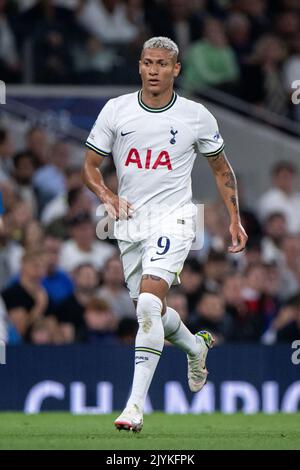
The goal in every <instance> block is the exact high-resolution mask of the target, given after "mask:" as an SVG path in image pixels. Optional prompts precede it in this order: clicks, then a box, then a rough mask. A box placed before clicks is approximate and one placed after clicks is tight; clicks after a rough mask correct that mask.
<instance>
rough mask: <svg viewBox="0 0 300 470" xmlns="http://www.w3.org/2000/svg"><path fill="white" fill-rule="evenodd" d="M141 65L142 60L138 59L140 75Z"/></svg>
mask: <svg viewBox="0 0 300 470" xmlns="http://www.w3.org/2000/svg"><path fill="white" fill-rule="evenodd" d="M141 65H142V61H141V60H139V74H140V75H141Z"/></svg>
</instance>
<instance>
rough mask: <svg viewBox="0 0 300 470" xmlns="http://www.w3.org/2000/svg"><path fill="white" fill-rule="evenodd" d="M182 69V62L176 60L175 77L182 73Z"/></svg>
mask: <svg viewBox="0 0 300 470" xmlns="http://www.w3.org/2000/svg"><path fill="white" fill-rule="evenodd" d="M180 70H181V63H180V62H176V64H175V66H174V78H176V77H178V75H179V74H180Z"/></svg>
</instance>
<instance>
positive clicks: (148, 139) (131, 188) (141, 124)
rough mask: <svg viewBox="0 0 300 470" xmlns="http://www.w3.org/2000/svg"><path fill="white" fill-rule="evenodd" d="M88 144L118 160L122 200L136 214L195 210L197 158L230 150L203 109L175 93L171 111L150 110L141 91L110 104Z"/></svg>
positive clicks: (164, 109) (170, 106)
mask: <svg viewBox="0 0 300 470" xmlns="http://www.w3.org/2000/svg"><path fill="white" fill-rule="evenodd" d="M86 145H87V147H89V148H90V149H92V150H94V151H95V152H96V153H98V154H99V155H101V156H104V157H111V156H112V158H113V159H114V163H115V166H116V171H117V177H118V181H119V196H120V197H123V198H125V199H127V200H128V201H129V202H130V203H131V204H132V205H133V208H134V211H135V214H136V215H137V214H139V213H140V212H141V210H145V208H149V207H152V206H156V207H168V208H169V209H167V213H170V212H171V211H173V210H176V209H178V208H181V207H183V206H186V205H191V200H192V185H191V172H192V169H193V164H194V161H195V158H196V156H197V154H199V152H200V153H201V154H203V155H204V156H206V157H210V156H213V155H217V154H218V153H220V152H221V151H222V150H223V148H224V142H223V139H222V137H221V135H220V133H219V129H218V125H217V121H216V119H215V118H214V116H213V115H212V114H211V113H210V112H209V111H208V110H207V109H206V108H205V107H204V106H203V105H201V104H199V103H196V102H195V101H191V100H188V99H186V98H183V97H180V96H178V95H177V94H176V93H175V92H173V96H172V99H171V101H170V102H169V103H168V104H167V105H166V106H164V107H163V108H150V107H149V106H147V105H146V104H145V103H143V101H142V96H141V91H139V92H135V93H131V94H127V95H123V96H120V97H118V98H113V99H111V100H109V101H108V102H107V103H106V104H105V106H104V107H103V109H102V110H101V112H100V114H99V116H98V118H97V120H96V122H95V124H94V127H93V128H92V130H91V133H90V135H89V137H88V139H87V142H86ZM119 238H121V239H127V238H126V236H122V237H119Z"/></svg>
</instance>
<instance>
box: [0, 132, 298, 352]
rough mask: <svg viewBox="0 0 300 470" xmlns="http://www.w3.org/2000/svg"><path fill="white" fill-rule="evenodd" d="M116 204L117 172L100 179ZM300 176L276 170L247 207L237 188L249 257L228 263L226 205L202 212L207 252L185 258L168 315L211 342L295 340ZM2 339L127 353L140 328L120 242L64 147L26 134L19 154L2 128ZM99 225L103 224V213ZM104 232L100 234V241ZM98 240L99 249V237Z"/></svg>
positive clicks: (107, 170) (281, 165) (43, 135)
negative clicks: (122, 348)
mask: <svg viewBox="0 0 300 470" xmlns="http://www.w3.org/2000/svg"><path fill="white" fill-rule="evenodd" d="M103 174H104V179H105V182H106V185H107V186H108V187H109V188H110V189H111V190H112V191H114V192H117V178H116V173H115V170H114V167H113V166H112V164H111V162H109V160H107V164H106V166H105V167H104V169H103ZM298 178H299V174H298V168H297V167H296V166H294V164H292V163H291V162H289V161H278V162H277V163H276V164H275V165H274V167H273V168H272V174H271V175H270V182H269V188H268V189H267V186H268V183H267V182H266V191H265V193H264V194H263V195H261V196H260V197H259V199H258V200H257V201H256V204H255V206H254V207H248V206H247V205H246V203H245V201H244V198H243V190H242V187H240V210H241V216H242V223H243V225H244V227H245V229H246V231H247V233H248V235H249V241H248V245H247V249H246V251H245V252H243V253H241V254H238V255H232V254H230V253H228V252H227V247H228V246H229V245H230V243H231V240H230V234H229V220H228V216H227V213H226V209H225V206H224V204H223V202H222V201H220V200H216V201H213V202H211V201H207V202H205V201H201V202H204V203H205V236H204V246H203V248H202V249H201V250H200V249H199V250H192V251H191V252H190V254H189V256H188V259H187V261H186V263H185V265H184V268H183V270H182V272H181V275H180V278H181V284H180V285H179V286H174V287H172V288H171V290H170V293H169V296H168V305H169V306H171V307H173V308H174V309H176V310H177V311H178V313H179V314H180V316H181V317H182V319H183V321H184V322H185V323H186V324H187V325H188V327H189V328H190V329H191V331H193V332H197V331H198V330H201V329H208V330H210V331H212V332H213V334H214V335H215V336H216V339H217V342H218V343H219V344H222V343H223V342H237V341H243V342H256V343H263V344H274V343H275V342H277V341H292V340H294V339H297V338H298V339H299V337H300V192H297V187H299V184H298V182H299V179H298ZM0 191H1V192H2V196H3V205H4V208H5V212H4V214H3V222H4V224H3V226H2V228H0V293H1V294H0V339H5V340H6V341H7V342H8V343H9V344H23V343H33V344H66V343H73V342H83V343H100V342H101V343H103V342H107V341H109V342H110V343H111V342H116V343H123V344H133V342H134V338H135V334H136V331H137V322H136V315H135V310H134V307H133V303H132V301H131V299H130V297H129V294H128V291H127V288H126V286H125V283H124V275H123V269H122V265H121V262H120V258H119V252H118V248H117V244H116V240H113V239H101V237H99V235H100V233H101V232H103V231H101V230H97V234H98V236H97V234H96V227H97V228H98V225H99V223H101V218H100V216H99V215H97V207H98V205H99V201H98V200H97V199H96V198H95V197H94V195H93V194H92V193H91V192H90V191H88V190H87V188H85V187H84V186H83V183H82V180H81V168H80V167H78V166H74V164H72V161H71V159H70V147H69V144H68V142H67V141H57V140H56V141H54V142H53V141H51V140H50V139H49V135H48V134H47V132H46V131H45V130H44V129H43V128H40V127H33V128H30V129H29V130H28V131H27V134H26V135H25V136H24V145H23V150H22V151H19V152H18V153H16V152H15V148H14V142H13V140H12V136H11V135H10V133H9V131H7V130H6V129H4V128H0ZM98 214H99V212H98ZM104 231H105V230H104ZM103 238H104V237H103Z"/></svg>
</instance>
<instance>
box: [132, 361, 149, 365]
mask: <svg viewBox="0 0 300 470" xmlns="http://www.w3.org/2000/svg"><path fill="white" fill-rule="evenodd" d="M142 362H146V361H139V362H136V363H135V365H138V364H141V363H142Z"/></svg>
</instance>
